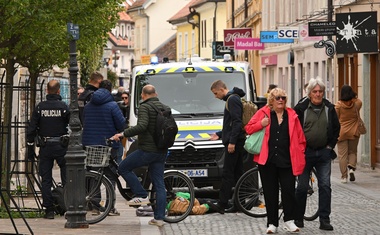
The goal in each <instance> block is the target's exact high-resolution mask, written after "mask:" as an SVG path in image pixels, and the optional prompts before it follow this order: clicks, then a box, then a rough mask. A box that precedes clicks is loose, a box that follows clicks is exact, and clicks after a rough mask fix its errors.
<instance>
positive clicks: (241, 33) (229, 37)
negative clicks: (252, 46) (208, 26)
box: [224, 28, 252, 47]
mask: <svg viewBox="0 0 380 235" xmlns="http://www.w3.org/2000/svg"><path fill="white" fill-rule="evenodd" d="M235 38H252V28H238V29H225V30H224V46H226V47H234V45H235Z"/></svg>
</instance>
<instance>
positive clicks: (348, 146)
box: [337, 137, 359, 178]
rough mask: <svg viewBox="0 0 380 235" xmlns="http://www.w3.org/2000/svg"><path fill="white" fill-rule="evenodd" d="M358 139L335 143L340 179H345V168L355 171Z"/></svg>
mask: <svg viewBox="0 0 380 235" xmlns="http://www.w3.org/2000/svg"><path fill="white" fill-rule="evenodd" d="M358 143H359V137H355V139H352V140H342V141H339V142H338V143H337V147H338V157H339V168H340V172H341V174H342V176H341V177H342V178H347V175H348V174H347V167H350V168H352V169H354V170H355V169H356V163H357V152H358Z"/></svg>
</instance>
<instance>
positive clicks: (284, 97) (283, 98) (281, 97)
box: [274, 96, 286, 100]
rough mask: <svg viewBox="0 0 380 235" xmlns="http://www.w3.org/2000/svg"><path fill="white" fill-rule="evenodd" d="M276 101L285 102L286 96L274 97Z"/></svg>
mask: <svg viewBox="0 0 380 235" xmlns="http://www.w3.org/2000/svg"><path fill="white" fill-rule="evenodd" d="M274 98H275V99H276V100H280V99H282V100H286V96H276V97H274Z"/></svg>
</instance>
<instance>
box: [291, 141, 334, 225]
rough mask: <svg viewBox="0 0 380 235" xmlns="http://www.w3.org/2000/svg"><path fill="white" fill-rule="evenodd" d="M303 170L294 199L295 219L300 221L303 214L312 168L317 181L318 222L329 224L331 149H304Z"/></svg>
mask: <svg viewBox="0 0 380 235" xmlns="http://www.w3.org/2000/svg"><path fill="white" fill-rule="evenodd" d="M305 155H306V166H305V170H304V172H303V173H302V175H300V176H299V177H298V181H299V182H298V186H297V189H296V199H297V203H298V211H297V217H296V218H297V219H298V220H302V219H303V216H304V214H305V208H306V199H307V190H308V187H309V179H310V172H311V170H312V168H313V167H314V168H315V170H316V176H317V180H318V192H319V197H318V206H319V212H318V216H319V220H320V221H326V222H330V213H331V156H330V155H331V149H327V148H324V149H320V150H312V149H310V148H306V151H305Z"/></svg>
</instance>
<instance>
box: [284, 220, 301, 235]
mask: <svg viewBox="0 0 380 235" xmlns="http://www.w3.org/2000/svg"><path fill="white" fill-rule="evenodd" d="M284 225H285V226H284V229H285V230H286V231H288V232H291V233H298V232H299V231H300V229H299V228H298V227H297V226H296V225H295V224H294V220H288V221H286V222H285V223H284Z"/></svg>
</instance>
